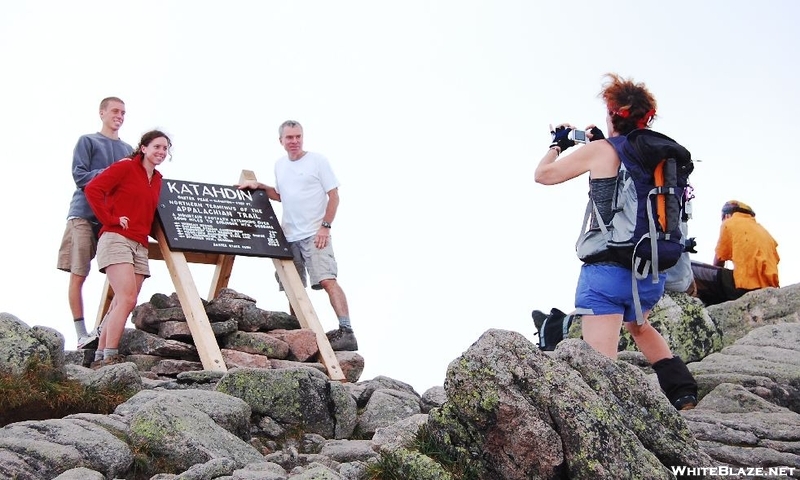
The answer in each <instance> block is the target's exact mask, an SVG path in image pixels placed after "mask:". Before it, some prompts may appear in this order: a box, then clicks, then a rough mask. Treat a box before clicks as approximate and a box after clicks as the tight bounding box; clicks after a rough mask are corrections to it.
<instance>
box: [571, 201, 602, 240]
mask: <svg viewBox="0 0 800 480" xmlns="http://www.w3.org/2000/svg"><path fill="white" fill-rule="evenodd" d="M592 212H594V216H595V218H596V219H597V225H598V226H599V227H600V230H601V231H602V232H603V235H606V234H608V227H606V225H605V223H603V217H601V216H600V210H599V209H598V208H597V205H596V204H595V203H594V200H592V199H591V198H590V199H589V201H588V202H586V211H585V212H584V214H583V223H582V224H581V233H580V235H578V240H577V241H576V242H575V245H576V246H577V244H578V243H580V241H581V239H582V238H583V235H584V234H585V233H586V230H588V229H589V222H590V218H591V216H592Z"/></svg>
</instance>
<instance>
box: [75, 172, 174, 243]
mask: <svg viewBox="0 0 800 480" xmlns="http://www.w3.org/2000/svg"><path fill="white" fill-rule="evenodd" d="M84 193H85V194H86V200H88V201H89V206H91V207H92V210H93V211H94V214H95V216H96V217H97V219H98V220H99V221H100V223H102V224H103V228H102V229H101V230H100V235H102V234H103V233H105V232H114V233H119V234H120V235H122V236H124V237H126V238H130V239H131V240H133V241H136V242H139V243H141V244H142V245H144V246H145V247H146V246H147V244H148V241H147V236H148V235H149V234H150V228H151V226H152V225H153V219H154V218H155V214H156V208H158V197H159V195H160V194H161V173H159V172H158V171H157V170H156V171H154V172H153V178H152V179H151V180H149V181H148V179H147V171H146V170H145V169H144V166H143V165H142V162H141V161H140V160H138V159H136V160H131V159H129V158H125V159H122V160H120V161H118V162H116V163H113V164H112V165H111V166H110V167H108V168H106V169H105V170H103V172H102V173H101V174H100V175H98V176H96V177H94V179H92V181H91V182H89V183H88V184H87V185H86V188H85V189H84ZM119 217H128V228H127V230H126V229H123V228H122V226H121V225H120V224H119Z"/></svg>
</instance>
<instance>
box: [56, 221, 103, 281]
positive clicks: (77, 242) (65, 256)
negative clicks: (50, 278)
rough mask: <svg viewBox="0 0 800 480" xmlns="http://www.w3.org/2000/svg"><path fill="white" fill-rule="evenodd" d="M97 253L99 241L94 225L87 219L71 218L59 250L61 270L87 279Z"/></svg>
mask: <svg viewBox="0 0 800 480" xmlns="http://www.w3.org/2000/svg"><path fill="white" fill-rule="evenodd" d="M96 252H97V239H96V238H95V236H94V232H93V231H92V224H91V222H89V220H86V219H85V218H70V219H69V220H67V227H66V228H65V229H64V236H63V237H62V238H61V247H60V248H59V249H58V264H57V265H56V267H57V268H58V269H59V270H64V271H65V272H70V273H73V274H75V275H80V276H81V277H85V276H87V275H89V270H90V268H91V265H90V264H91V262H92V259H93V258H94V255H95V253H96Z"/></svg>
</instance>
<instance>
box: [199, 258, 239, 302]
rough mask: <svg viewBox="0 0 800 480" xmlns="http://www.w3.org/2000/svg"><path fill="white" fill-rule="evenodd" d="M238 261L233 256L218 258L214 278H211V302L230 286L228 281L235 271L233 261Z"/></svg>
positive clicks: (209, 299) (209, 298)
mask: <svg viewBox="0 0 800 480" xmlns="http://www.w3.org/2000/svg"><path fill="white" fill-rule="evenodd" d="M234 259H236V257H235V256H233V255H222V254H220V255H219V257H217V268H216V269H215V270H214V276H213V277H211V289H210V290H209V292H208V298H207V299H206V300H208V301H209V302H210V301H211V300H213V299H215V298H217V295H218V294H219V291H220V290H222V289H223V288H225V287H227V286H228V280H230V278H231V271H232V270H233V260H234Z"/></svg>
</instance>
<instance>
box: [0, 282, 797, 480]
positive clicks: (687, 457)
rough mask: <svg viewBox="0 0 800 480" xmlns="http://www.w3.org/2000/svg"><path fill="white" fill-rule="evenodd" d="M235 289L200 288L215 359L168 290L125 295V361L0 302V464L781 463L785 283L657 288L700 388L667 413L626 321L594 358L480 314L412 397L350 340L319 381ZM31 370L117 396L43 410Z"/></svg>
mask: <svg viewBox="0 0 800 480" xmlns="http://www.w3.org/2000/svg"><path fill="white" fill-rule="evenodd" d="M255 303H256V302H255V300H253V299H252V298H250V297H248V296H247V295H244V294H241V293H238V292H235V291H233V290H225V291H223V292H221V294H220V295H219V297H218V298H217V299H214V300H212V301H210V302H205V304H204V305H205V308H206V311H207V314H208V317H209V319H210V321H211V322H212V330H213V331H214V335H215V336H216V338H217V341H218V343H219V345H220V348H221V351H222V353H223V358H224V360H225V362H226V364H227V367H228V370H227V372H224V373H222V372H211V371H204V370H203V369H202V365H201V364H200V362H199V360H198V356H197V351H196V349H195V346H194V345H193V342H192V338H191V335H190V334H189V333H188V327H187V325H186V319H185V318H184V317H183V313H182V310H181V308H180V304H179V303H178V302H177V299H176V298H175V295H172V296H167V295H161V294H159V295H154V296H153V298H151V299H150V301H149V302H147V303H144V304H142V305H139V306H138V307H137V308H136V310H135V311H134V314H133V323H134V325H135V327H136V328H133V329H128V330H126V332H125V334H124V336H123V341H122V343H121V344H120V353H122V354H123V355H125V356H126V359H127V360H128V361H127V362H125V363H120V364H116V365H109V366H104V367H102V368H98V369H90V368H87V365H88V364H89V362H90V361H91V359H92V357H93V352H90V351H67V352H65V351H64V338H63V336H62V335H61V334H60V333H58V332H57V331H55V330H53V329H50V328H45V327H39V326H29V325H28V324H26V323H25V322H24V321H23V320H21V319H19V318H17V317H15V316H14V315H12V314H9V313H2V314H0V373H2V375H3V376H2V379H3V380H2V382H3V383H0V387H2V388H3V390H4V391H2V392H0V397H2V398H0V402H5V403H0V404H1V405H9V406H8V407H7V408H5V409H3V410H2V411H0V421H1V422H0V426H1V427H2V428H0V477H2V478H4V479H14V480H40V479H41V480H51V479H59V480H73V479H74V480H94V479H97V480H100V479H129V480H139V479H151V480H169V479H181V480H192V479H193V480H201V479H202V480H213V479H225V480H229V479H230V480H250V479H253V480H255V479H264V480H281V479H296V480H302V479H331V480H334V479H348V480H366V479H414V480H427V479H480V480H487V479H488V480H492V479H498V480H516V479H520V480H521V479H566V478H570V479H636V480H641V479H645V480H651V479H653V480H655V479H673V478H725V477H730V476H734V477H735V478H800V321H799V320H800V316H799V315H800V285H793V286H789V287H784V288H781V289H773V288H770V289H764V290H760V291H756V292H751V293H748V294H747V295H745V296H743V297H742V298H740V299H738V300H736V301H732V302H728V303H724V304H721V305H715V306H713V307H709V308H705V307H703V306H702V304H700V303H699V301H698V300H696V299H693V298H691V297H687V296H685V295H682V294H678V295H667V296H665V297H664V298H663V299H662V301H661V302H660V303H659V304H658V305H657V306H656V308H655V309H654V312H653V315H652V319H653V323H654V325H656V326H657V328H659V330H661V331H662V333H663V334H664V335H665V337H666V338H667V339H668V341H669V343H670V345H671V347H672V348H673V350H674V351H675V352H678V353H679V354H680V355H681V356H682V357H683V358H684V359H685V360H687V363H688V365H689V369H690V370H691V371H692V372H693V374H694V375H695V377H696V378H697V381H698V384H699V387H700V402H699V403H698V405H697V407H696V408H695V409H693V410H688V411H680V412H678V411H676V410H675V409H674V408H673V407H672V406H671V405H670V404H669V402H668V401H667V399H666V397H664V395H663V394H662V393H661V392H660V390H659V388H658V383H657V381H656V379H655V375H654V374H653V372H652V370H650V368H649V366H648V365H647V363H646V362H645V361H644V359H643V357H642V356H641V354H639V353H638V352H636V351H635V349H634V348H633V347H632V345H631V343H630V339H629V338H626V337H623V338H622V340H621V341H620V349H621V350H623V352H622V353H621V354H620V359H619V360H617V361H612V360H609V359H608V358H606V357H603V356H602V355H599V354H597V353H596V352H594V350H592V349H591V348H590V347H589V346H588V345H587V344H586V343H585V342H583V341H582V340H580V338H578V337H579V335H580V331H579V328H576V326H575V325H573V328H572V329H571V331H570V335H571V336H572V337H575V338H569V339H567V340H564V341H562V342H561V343H560V344H559V345H558V347H557V348H556V349H555V351H553V352H546V353H545V352H542V351H540V350H539V348H538V347H537V346H536V345H535V344H534V343H532V342H531V341H530V340H529V339H528V337H529V336H530V335H529V334H528V333H525V334H523V333H519V332H511V331H505V330H498V329H488V330H487V331H486V332H484V333H483V334H482V335H481V336H480V337H479V338H478V339H476V341H475V342H474V343H473V344H472V345H468V346H465V350H464V353H463V354H462V355H461V356H459V357H458V358H455V359H453V360H452V362H451V363H450V365H449V367H448V370H447V374H446V378H445V380H444V384H443V385H442V386H439V387H434V388H431V389H430V390H428V391H426V392H423V393H422V394H419V393H418V392H416V391H415V390H414V389H413V388H412V387H411V386H410V385H408V384H407V383H404V382H403V381H400V380H397V379H392V378H388V377H383V376H379V377H376V378H373V379H368V380H365V379H361V378H360V376H361V372H362V371H363V365H364V363H363V362H364V359H363V358H361V357H360V355H359V354H358V353H357V352H335V353H336V356H337V359H338V360H339V362H340V365H341V366H342V371H343V372H344V373H345V376H346V378H347V381H346V382H338V381H331V380H330V379H329V378H328V377H327V375H326V371H325V369H324V367H323V366H322V365H321V364H319V363H318V362H317V361H316V356H317V354H318V350H317V348H316V342H315V336H314V334H313V332H309V331H305V330H304V329H301V328H300V325H299V324H298V323H297V320H296V319H295V318H294V317H292V316H291V315H288V314H286V313H283V312H266V311H262V310H260V309H258V308H257V307H256V306H255ZM576 323H577V324H579V322H576ZM531 331H533V325H532V324H531ZM37 368H38V369H41V368H45V370H41V371H47V372H51V373H48V375H52V376H53V378H54V379H62V380H63V383H64V384H73V385H77V386H78V391H79V393H80V395H89V394H96V395H99V394H100V393H104V392H111V393H112V394H113V395H117V396H113V395H112V396H105V397H91V398H105V399H108V398H112V399H115V398H118V399H119V401H117V402H113V403H112V404H110V405H109V406H107V413H97V412H100V411H102V410H103V407H102V406H101V405H100V404H94V403H90V404H89V407H88V408H84V409H82V410H81V409H80V408H78V407H75V406H72V407H68V406H65V405H64V402H63V401H62V402H61V403H58V402H55V403H54V404H53V405H55V406H54V407H52V410H51V416H49V417H48V416H46V414H47V413H48V410H47V409H46V408H44V407H43V406H42V404H41V402H39V403H37V404H36V405H33V404H25V403H24V402H22V403H21V399H16V398H13V396H14V395H18V396H26V395H31V398H33V394H37V393H41V394H42V395H50V396H51V397H52V396H53V395H56V396H57V395H59V394H60V395H65V394H64V393H63V392H62V390H58V389H57V388H56V386H55V385H56V384H52V385H51V384H48V385H51V388H52V389H53V390H52V392H33V391H26V389H25V388H24V385H25V383H24V382H28V381H30V382H35V381H38V380H40V379H37V378H32V377H25V375H31V372H34V371H39V370H35V369H37ZM20 379H23V380H22V383H20V381H19V380H20ZM20 384H21V385H23V389H22V390H21V391H20V390H12V388H13V387H12V386H13V385H17V386H19V385H20ZM12 391H13V392H17V393H13V394H12ZM20 392H21V393H20ZM59 392H62V393H59ZM104 394H105V393H104ZM36 398H38V397H36ZM16 400H19V401H16ZM59 408H60V409H59ZM76 408H77V409H78V410H76ZM70 409H72V410H70ZM56 413H58V414H56Z"/></svg>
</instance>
